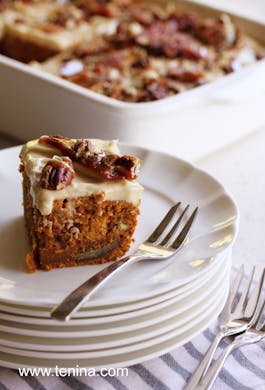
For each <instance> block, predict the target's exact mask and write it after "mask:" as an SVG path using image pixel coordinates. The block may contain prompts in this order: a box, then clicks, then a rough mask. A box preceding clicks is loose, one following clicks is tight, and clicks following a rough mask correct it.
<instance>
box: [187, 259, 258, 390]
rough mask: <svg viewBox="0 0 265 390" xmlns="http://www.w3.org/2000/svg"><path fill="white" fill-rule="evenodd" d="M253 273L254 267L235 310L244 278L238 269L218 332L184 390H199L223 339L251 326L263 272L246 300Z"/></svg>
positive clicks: (241, 271)
mask: <svg viewBox="0 0 265 390" xmlns="http://www.w3.org/2000/svg"><path fill="white" fill-rule="evenodd" d="M254 273H255V267H253V268H252V272H251V273H250V276H249V278H248V281H247V283H246V285H245V287H244V289H243V291H242V294H241V296H240V299H239V301H238V303H237V304H236V306H235V308H233V303H234V301H235V297H236V295H237V293H238V292H239V291H238V290H239V287H240V284H241V282H242V278H243V276H244V266H243V265H242V266H241V267H240V270H239V272H238V274H237V276H236V278H235V280H234V282H233V284H232V288H231V290H230V293H229V296H228V298H227V301H226V304H225V307H224V309H223V311H222V313H221V315H220V317H219V332H218V333H217V334H216V336H215V339H214V341H213V343H212V344H211V346H210V347H209V349H208V351H207V352H206V354H205V356H204V358H203V359H202V361H201V362H200V364H199V366H198V367H197V369H196V371H195V372H194V373H193V375H192V377H191V378H190V380H189V382H188V383H187V385H186V387H185V390H195V389H198V388H199V386H198V384H199V383H200V381H201V379H202V378H203V377H204V376H205V374H206V372H207V370H208V368H209V366H210V364H211V362H212V359H213V356H214V354H215V352H216V349H217V347H218V345H219V343H220V342H221V340H222V339H223V338H224V337H227V336H232V335H235V334H239V333H241V332H244V331H245V330H247V329H248V328H249V327H250V326H251V324H252V322H251V320H252V318H253V315H254V313H255V310H256V307H257V302H258V300H259V298H260V295H261V293H262V285H263V283H264V278H265V270H263V273H262V275H261V278H260V280H259V282H258V283H257V284H256V286H255V288H254V289H253V291H252V293H251V294H250V297H249V298H248V296H249V292H250V287H251V284H252V282H253V277H254Z"/></svg>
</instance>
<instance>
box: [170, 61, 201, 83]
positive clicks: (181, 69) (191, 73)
mask: <svg viewBox="0 0 265 390" xmlns="http://www.w3.org/2000/svg"><path fill="white" fill-rule="evenodd" d="M168 76H169V77H171V78H174V79H176V80H179V81H183V82H185V83H195V84H196V83H198V82H199V81H200V80H202V78H203V71H202V68H201V67H200V66H198V65H196V64H194V65H193V66H192V67H189V68H188V67H185V66H181V65H176V66H175V67H172V68H170V69H169V71H168Z"/></svg>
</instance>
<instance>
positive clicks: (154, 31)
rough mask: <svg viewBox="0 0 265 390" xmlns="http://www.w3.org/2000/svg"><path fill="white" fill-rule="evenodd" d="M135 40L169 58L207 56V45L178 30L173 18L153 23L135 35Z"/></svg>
mask: <svg viewBox="0 0 265 390" xmlns="http://www.w3.org/2000/svg"><path fill="white" fill-rule="evenodd" d="M135 40H136V42H137V43H138V44H139V45H141V46H145V47H147V49H148V50H149V51H151V53H153V54H158V55H160V54H164V55H165V56H166V57H169V58H174V57H185V58H191V59H203V58H206V57H207V56H208V49H207V47H205V46H203V45H202V44H201V43H200V42H199V41H198V40H196V38H194V37H192V36H190V35H188V34H187V33H185V32H179V31H178V23H177V21H176V20H173V19H172V20H169V21H166V22H156V23H153V24H152V25H151V27H149V28H146V29H144V31H143V32H142V33H140V34H139V35H138V36H136V38H135Z"/></svg>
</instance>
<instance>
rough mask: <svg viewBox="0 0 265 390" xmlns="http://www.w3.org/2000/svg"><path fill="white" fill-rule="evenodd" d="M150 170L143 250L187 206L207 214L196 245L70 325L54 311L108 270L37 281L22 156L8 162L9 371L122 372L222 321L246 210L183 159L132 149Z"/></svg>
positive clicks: (6, 154) (2, 314)
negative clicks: (176, 208)
mask: <svg viewBox="0 0 265 390" xmlns="http://www.w3.org/2000/svg"><path fill="white" fill-rule="evenodd" d="M123 149H124V151H125V152H126V153H130V154H136V155H138V156H139V157H140V158H142V160H143V164H142V172H141V177H140V181H141V183H142V184H143V185H144V187H145V193H144V199H143V204H142V210H141V211H142V212H141V217H140V219H139V224H138V228H137V232H136V244H135V245H137V244H138V243H139V242H141V241H143V240H144V239H145V238H146V237H147V236H148V235H149V234H150V232H151V231H152V230H153V229H154V227H155V226H156V225H157V223H158V222H159V220H160V219H161V218H162V216H163V215H164V214H165V212H166V210H167V209H168V208H169V207H170V206H172V204H173V203H175V202H176V201H178V200H181V201H182V202H183V206H185V204H186V203H189V204H191V207H193V206H194V207H195V206H197V205H198V206H199V213H198V217H197V219H196V221H195V223H194V225H193V227H192V231H191V233H190V240H189V241H188V242H187V244H186V246H185V247H184V248H183V250H182V251H181V252H180V253H179V254H177V255H176V256H175V257H173V258H171V259H169V260H166V261H165V260H164V261H144V262H141V263H138V264H134V265H131V266H130V267H128V268H127V269H126V270H124V271H123V272H121V273H120V274H119V275H118V276H117V277H115V278H113V279H112V280H111V281H109V283H108V284H106V286H105V287H103V288H102V289H101V290H99V292H98V293H96V294H95V295H94V296H93V297H92V298H91V300H90V301H89V302H87V303H86V304H85V305H84V307H83V308H82V309H81V310H80V311H79V312H78V313H76V315H75V316H74V318H73V319H72V320H70V321H69V322H67V323H62V322H58V321H55V320H52V319H51V318H50V315H49V313H50V309H51V307H52V306H53V305H54V304H57V303H58V302H60V300H61V299H63V298H64V297H65V295H67V293H69V292H70V291H72V290H73V289H74V288H75V287H77V286H78V285H79V284H81V283H82V282H83V281H85V280H86V279H88V278H89V277H90V276H92V275H93V274H95V273H96V272H97V271H98V270H99V269H102V267H104V265H101V266H86V267H75V268H67V269H57V270H53V271H50V272H48V273H47V272H41V271H38V272H36V273H35V274H28V273H27V271H26V269H25V266H24V262H23V257H24V255H25V253H26V252H27V250H28V248H27V243H26V242H27V241H26V237H25V232H24V227H23V217H22V209H21V193H20V177H19V174H18V173H17V165H18V158H17V156H18V153H19V149H18V148H11V149H6V150H4V151H2V152H0V177H1V182H2V189H1V190H2V199H5V200H6V202H5V204H3V202H2V203H1V212H0V253H1V260H0V365H2V366H6V367H12V368H16V367H22V366H29V367H55V366H56V365H57V366H58V365H59V366H61V367H75V366H76V365H78V366H79V367H94V368H102V367H104V368H107V367H122V366H128V365H131V364H135V363H140V362H142V361H144V360H147V359H149V358H152V357H155V356H159V355H161V354H163V353H165V352H167V351H169V350H170V349H172V348H174V347H176V346H178V345H181V344H183V343H185V342H186V341H188V340H190V339H191V338H192V337H193V336H194V335H196V334H197V333H199V332H201V331H202V330H203V329H205V328H206V327H207V325H208V324H209V322H211V320H212V319H213V318H215V317H216V316H217V315H218V313H219V312H220V311H221V309H222V307H223V305H224V302H225V299H226V296H227V292H228V286H229V271H230V266H231V246H232V243H233V241H234V238H235V235H236V230H237V222H238V214H237V208H236V206H235V204H234V202H233V200H232V199H231V197H230V196H229V195H228V193H227V192H226V191H225V189H224V188H223V187H222V186H221V185H220V184H219V183H218V182H217V181H216V180H215V179H213V178H212V177H211V176H209V175H208V174H206V173H205V172H202V171H201V170H199V169H198V168H196V167H194V166H192V165H191V164H189V163H187V162H185V161H182V160H179V159H177V158H175V157H172V156H168V155H165V154H160V153H158V152H152V151H148V150H144V149H140V148H132V147H129V146H124V147H123Z"/></svg>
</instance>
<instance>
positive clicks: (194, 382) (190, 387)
mask: <svg viewBox="0 0 265 390" xmlns="http://www.w3.org/2000/svg"><path fill="white" fill-rule="evenodd" d="M224 337H225V334H224V333H223V332H222V331H219V332H218V333H217V335H216V336H215V339H214V341H213V342H212V344H211V345H210V347H209V349H208V350H207V352H206V354H205V355H204V357H203V359H202V360H201V362H200V364H199V365H198V367H197V368H196V370H195V371H194V373H193V375H192V376H191V378H190V380H189V381H188V383H187V385H186V387H185V390H195V389H197V388H198V383H199V382H200V380H201V378H202V377H203V375H204V374H205V373H206V371H207V369H208V367H209V366H210V364H211V362H212V359H213V356H214V354H215V351H216V349H217V347H218V345H219V343H220V341H221V340H222V339H223V338H224Z"/></svg>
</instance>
